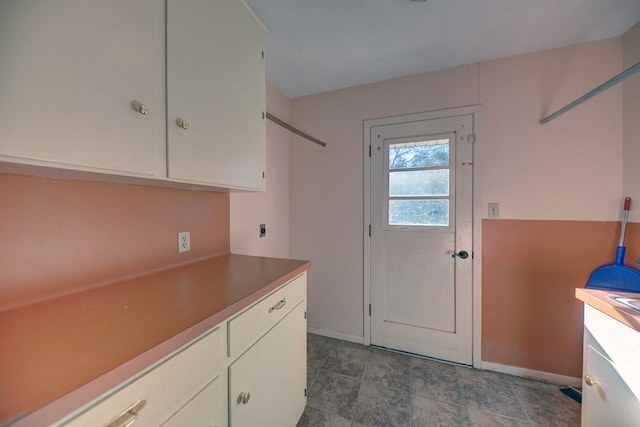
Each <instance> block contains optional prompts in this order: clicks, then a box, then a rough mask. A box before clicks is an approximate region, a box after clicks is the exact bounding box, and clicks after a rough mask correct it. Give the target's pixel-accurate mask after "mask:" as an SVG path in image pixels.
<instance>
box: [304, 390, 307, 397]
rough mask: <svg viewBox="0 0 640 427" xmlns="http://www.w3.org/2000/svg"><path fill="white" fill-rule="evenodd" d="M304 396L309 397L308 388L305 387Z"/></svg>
mask: <svg viewBox="0 0 640 427" xmlns="http://www.w3.org/2000/svg"><path fill="white" fill-rule="evenodd" d="M304 396H305V397H307V389H306V388H305V389H304Z"/></svg>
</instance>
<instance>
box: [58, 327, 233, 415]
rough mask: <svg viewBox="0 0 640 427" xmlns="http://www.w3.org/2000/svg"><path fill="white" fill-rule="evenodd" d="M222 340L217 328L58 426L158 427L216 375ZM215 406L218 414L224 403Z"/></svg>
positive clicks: (222, 352) (218, 374) (222, 353)
mask: <svg viewBox="0 0 640 427" xmlns="http://www.w3.org/2000/svg"><path fill="white" fill-rule="evenodd" d="M222 338H223V333H222V331H221V329H220V328H215V329H214V330H213V331H211V332H209V333H207V334H205V335H204V336H202V337H201V338H199V339H197V340H195V341H194V342H192V343H190V344H188V345H186V346H185V347H183V348H182V349H180V350H179V351H177V352H176V353H175V354H173V355H171V356H170V357H168V358H167V359H165V360H164V361H162V362H161V363H159V364H158V365H156V366H154V367H152V368H151V369H148V370H146V371H144V372H142V373H141V374H139V375H137V376H134V377H133V378H131V379H130V380H128V381H125V382H124V383H123V384H121V385H120V386H118V387H116V388H115V389H114V390H112V391H110V392H107V393H106V394H105V395H103V396H101V397H100V398H98V399H97V400H96V401H94V402H91V403H90V404H89V405H87V406H85V407H84V408H81V409H80V410H79V411H76V413H74V414H72V415H71V416H70V417H67V418H65V419H63V420H61V421H60V422H59V423H58V424H57V425H64V426H78V427H82V426H105V425H108V426H110V427H116V426H121V425H128V424H127V422H129V421H131V420H134V419H135V426H136V427H144V426H149V427H157V426H159V425H162V424H163V423H164V422H165V421H167V420H168V419H169V418H171V417H172V416H173V415H174V414H175V413H176V412H178V411H180V410H181V409H182V408H183V407H186V406H185V405H187V406H188V404H189V402H190V401H191V400H192V399H193V398H194V397H195V396H197V395H198V393H199V392H200V391H201V390H203V389H204V388H206V387H207V386H208V385H209V384H210V383H211V381H212V380H213V381H214V382H215V378H217V377H220V373H221V371H222V368H223V366H224V365H223V363H222V361H223V355H224V347H223V344H224V341H223V339H222ZM222 372H223V371H222ZM218 403H222V402H218ZM212 405H215V403H212ZM217 407H218V412H222V411H225V409H226V408H225V406H224V405H223V404H218V405H217ZM224 415H225V414H224V413H222V414H221V416H224ZM111 423H112V424H111ZM202 425H206V424H202Z"/></svg>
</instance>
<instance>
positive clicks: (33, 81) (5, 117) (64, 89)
mask: <svg viewBox="0 0 640 427" xmlns="http://www.w3.org/2000/svg"><path fill="white" fill-rule="evenodd" d="M163 3H164V2H163V1H162V0H138V1H135V2H131V1H128V0H101V1H85V0H64V1H57V2H52V1H49V0H29V1H23V0H3V1H2V2H0V64H1V65H0V66H1V71H0V117H1V118H2V126H0V155H1V156H2V157H1V159H2V160H5V161H10V162H16V163H29V164H36V165H45V166H56V167H63V168H71V169H80V170H89V171H97V172H107V173H116V174H123V175H133V176H153V175H154V174H155V173H157V172H159V173H162V164H163V163H164V142H163V141H164V118H165V106H164V94H163V90H162V88H163V87H164V84H163V81H164V66H163V64H164V13H163ZM133 101H137V102H139V103H142V104H145V105H146V106H147V108H148V110H149V114H147V115H143V114H140V113H138V112H136V111H135V110H134V109H133V107H132V102H133ZM158 169H159V170H158Z"/></svg>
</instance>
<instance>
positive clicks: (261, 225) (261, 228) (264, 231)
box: [260, 224, 267, 237]
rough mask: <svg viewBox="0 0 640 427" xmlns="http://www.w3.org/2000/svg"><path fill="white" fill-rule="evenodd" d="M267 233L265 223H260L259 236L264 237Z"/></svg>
mask: <svg viewBox="0 0 640 427" xmlns="http://www.w3.org/2000/svg"><path fill="white" fill-rule="evenodd" d="M266 235H267V225H266V224H260V237H264V236H266Z"/></svg>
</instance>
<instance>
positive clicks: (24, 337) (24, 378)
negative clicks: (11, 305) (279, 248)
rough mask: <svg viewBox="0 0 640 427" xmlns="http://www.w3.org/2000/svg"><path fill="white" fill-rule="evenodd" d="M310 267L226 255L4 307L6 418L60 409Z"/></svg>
mask: <svg viewBox="0 0 640 427" xmlns="http://www.w3.org/2000/svg"><path fill="white" fill-rule="evenodd" d="M308 268H309V263H308V262H307V261H298V260H287V259H276V258H262V257H251V256H242V255H224V256H219V257H213V258H208V259H205V260H202V261H198V262H194V263H192V264H188V265H183V266H180V267H176V268H171V269H168V270H165V271H161V272H157V273H153V274H150V275H147V276H143V277H138V278H135V279H131V280H126V281H123V282H120V283H116V284H112V285H108V286H104V287H100V288H96V289H91V290H87V291H83V292H80V293H76V294H72V295H68V296H65V297H61V298H56V299H52V300H49V301H45V302H41V303H38V304H33V305H29V306H25V307H20V308H17V309H13V310H8V311H3V312H0V343H1V344H0V345H1V350H0V425H4V424H5V423H9V422H16V424H17V425H23V424H24V425H40V424H48V423H50V422H52V421H55V420H56V419H59V418H61V417H62V416H64V415H65V414H66V413H68V412H70V411H71V410H73V409H74V408H76V407H79V406H81V405H83V404H85V403H87V402H89V401H91V400H92V399H94V398H95V397H97V396H99V395H100V394H102V393H103V392H105V391H107V390H109V389H110V388H112V387H114V386H115V385H117V384H119V383H121V382H122V381H124V380H125V379H126V378H128V377H130V376H131V375H134V374H135V373H136V372H138V371H140V370H142V369H144V368H145V367H147V366H149V365H150V364H152V363H154V362H156V361H158V360H160V359H162V358H163V357H165V356H166V355H168V354H169V353H171V352H172V351H174V350H176V349H178V348H179V347H181V346H182V345H184V344H186V343H188V342H189V341H191V340H192V339H194V338H195V337H197V336H198V335H200V334H202V333H204V332H206V331H207V330H209V329H211V328H212V327H214V326H215V325H217V324H218V323H220V322H221V321H222V320H224V319H225V318H227V317H229V316H231V315H233V314H234V313H236V312H238V311H240V310H241V309H243V308H245V307H247V306H248V305H249V304H251V303H252V302H254V301H256V300H258V299H259V298H261V297H262V296H264V295H266V294H267V293H269V292H271V291H272V290H274V289H276V288H277V287H279V286H281V285H282V284H284V283H285V282H287V281H289V280H290V279H292V278H294V277H295V276H297V275H299V274H301V273H302V272H303V271H305V270H307V269H308Z"/></svg>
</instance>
